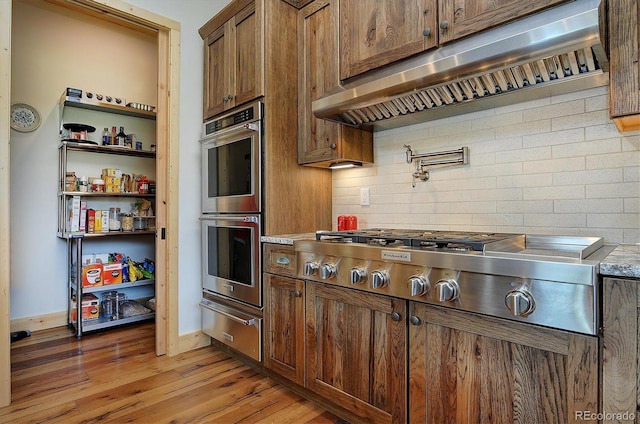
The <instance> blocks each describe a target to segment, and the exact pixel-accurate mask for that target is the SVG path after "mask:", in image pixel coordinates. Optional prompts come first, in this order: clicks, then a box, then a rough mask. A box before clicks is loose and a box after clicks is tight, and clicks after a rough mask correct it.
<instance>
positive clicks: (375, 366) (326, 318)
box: [306, 281, 407, 423]
mask: <svg viewBox="0 0 640 424" xmlns="http://www.w3.org/2000/svg"><path fill="white" fill-rule="evenodd" d="M306 323H307V337H306V344H307V361H306V364H307V369H306V387H307V388H308V389H310V390H312V391H314V392H316V393H317V394H319V395H321V396H323V397H324V398H326V399H330V400H332V401H334V402H335V403H337V404H339V405H341V406H342V407H344V408H346V409H348V410H350V411H352V412H353V413H354V414H356V415H358V416H360V417H362V418H363V420H366V422H372V423H404V422H406V419H407V415H406V409H407V408H406V399H407V398H406V396H407V344H406V340H407V321H406V301H404V300H400V299H395V298H391V297H386V296H380V295H372V294H369V293H365V292H361V291H356V290H351V289H344V288H340V287H336V286H329V285H324V284H319V283H314V282H310V281H307V282H306Z"/></svg>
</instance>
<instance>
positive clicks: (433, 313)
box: [409, 302, 599, 424]
mask: <svg viewBox="0 0 640 424" xmlns="http://www.w3.org/2000/svg"><path fill="white" fill-rule="evenodd" d="M409 309H410V316H409V322H410V325H409V346H410V350H409V352H410V355H409V375H410V378H409V418H410V422H411V423H438V424H444V423H458V424H466V423H480V422H492V423H515V422H521V423H558V424H566V423H578V422H584V418H583V417H584V416H585V414H588V413H595V412H597V411H598V410H599V409H598V339H597V337H595V336H585V335H580V334H575V333H569V332H564V331H558V330H552V329H545V328H543V327H538V326H534V325H527V324H521V323H517V322H510V323H508V324H505V321H504V320H499V319H495V318H491V317H483V316H479V315H474V314H469V313H462V312H458V311H454V310H451V309H443V308H438V307H434V306H429V305H424V304H417V303H413V302H410V306H409Z"/></svg>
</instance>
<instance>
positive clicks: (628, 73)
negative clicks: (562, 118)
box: [608, 0, 640, 132]
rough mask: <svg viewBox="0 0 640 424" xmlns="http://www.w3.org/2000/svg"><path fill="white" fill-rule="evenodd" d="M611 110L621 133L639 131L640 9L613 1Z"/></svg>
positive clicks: (632, 0) (625, 0)
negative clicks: (639, 25) (639, 62)
mask: <svg viewBox="0 0 640 424" xmlns="http://www.w3.org/2000/svg"><path fill="white" fill-rule="evenodd" d="M608 5H609V13H608V16H609V46H610V49H609V54H610V57H609V79H610V85H609V96H610V101H609V109H610V111H609V112H610V116H611V119H613V121H614V122H615V124H616V126H617V127H618V131H623V132H624V131H637V130H640V65H639V64H638V60H640V58H639V55H640V27H638V24H640V5H638V1H637V0H615V1H612V0H610V1H609V2H608Z"/></svg>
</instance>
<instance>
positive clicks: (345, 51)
mask: <svg viewBox="0 0 640 424" xmlns="http://www.w3.org/2000/svg"><path fill="white" fill-rule="evenodd" d="M568 1H571V0H528V1H523V0H500V1H496V0H340V26H339V28H340V78H341V79H342V80H345V79H348V78H351V77H353V76H356V75H359V74H362V73H364V72H366V71H369V70H372V69H375V68H379V67H381V66H384V65H387V64H390V63H392V62H396V61H398V60H401V59H405V58H407V57H409V56H413V55H415V54H418V53H421V52H423V51H425V50H428V49H430V48H433V47H436V46H438V45H442V44H445V43H448V42H450V41H453V40H457V39H460V38H463V37H466V36H469V35H471V34H474V33H477V32H480V31H484V30H487V29H489V28H493V27H495V26H498V25H502V24H504V23H507V22H510V21H513V20H515V19H519V18H522V17H524V16H527V15H530V14H533V13H536V12H540V11H542V10H544V9H546V8H549V7H553V6H557V5H559V4H561V3H566V2H568ZM623 1H632V0H623Z"/></svg>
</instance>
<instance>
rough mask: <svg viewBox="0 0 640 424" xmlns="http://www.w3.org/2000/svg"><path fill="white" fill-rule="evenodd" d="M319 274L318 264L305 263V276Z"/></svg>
mask: <svg viewBox="0 0 640 424" xmlns="http://www.w3.org/2000/svg"><path fill="white" fill-rule="evenodd" d="M316 274H318V263H317V262H313V261H308V262H305V264H304V275H306V276H309V277H310V276H312V275H316Z"/></svg>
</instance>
